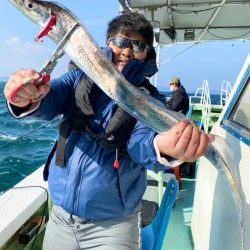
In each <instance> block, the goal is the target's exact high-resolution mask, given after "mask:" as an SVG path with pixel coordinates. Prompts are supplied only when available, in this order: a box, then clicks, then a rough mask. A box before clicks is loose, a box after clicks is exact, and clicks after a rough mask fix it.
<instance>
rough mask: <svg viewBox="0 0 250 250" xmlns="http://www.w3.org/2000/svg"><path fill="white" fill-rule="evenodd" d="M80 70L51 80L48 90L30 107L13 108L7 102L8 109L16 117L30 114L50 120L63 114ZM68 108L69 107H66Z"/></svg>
mask: <svg viewBox="0 0 250 250" xmlns="http://www.w3.org/2000/svg"><path fill="white" fill-rule="evenodd" d="M81 74H82V72H80V70H79V69H76V70H73V71H71V72H69V73H66V74H64V75H63V76H61V77H60V78H57V79H54V80H52V81H51V88H50V92H49V93H48V94H47V95H46V96H45V97H44V99H43V100H42V101H41V102H39V103H34V105H31V106H30V108H29V109H28V110H27V109H24V110H23V111H22V110H21V109H20V108H15V107H14V106H12V105H11V104H9V103H7V105H8V109H9V111H10V112H11V113H12V115H13V116H14V117H16V118H21V117H24V116H32V117H35V118H39V119H44V120H51V119H53V118H54V117H55V116H57V115H59V114H64V115H67V114H65V111H66V110H67V109H66V106H67V105H68V104H69V103H70V102H71V98H72V95H73V93H74V91H73V90H74V86H75V83H76V82H77V79H78V78H80V76H81ZM68 110H70V109H68Z"/></svg>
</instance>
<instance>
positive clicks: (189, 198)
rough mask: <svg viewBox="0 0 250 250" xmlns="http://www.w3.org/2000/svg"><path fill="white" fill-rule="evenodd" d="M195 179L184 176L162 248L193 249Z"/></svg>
mask: <svg viewBox="0 0 250 250" xmlns="http://www.w3.org/2000/svg"><path fill="white" fill-rule="evenodd" d="M194 189H195V179H188V178H182V185H181V189H180V190H179V193H178V197H177V199H176V201H175V205H174V207H173V210H172V213H171V216H170V220H169V224H168V228H167V232H166V237H165V239H164V244H163V248H162V250H192V249H194V247H193V241H192V233H191V219H192V211H193V200H194Z"/></svg>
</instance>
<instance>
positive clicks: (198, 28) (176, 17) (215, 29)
mask: <svg viewBox="0 0 250 250" xmlns="http://www.w3.org/2000/svg"><path fill="white" fill-rule="evenodd" d="M119 2H120V6H121V12H123V11H126V10H130V11H137V12H139V13H141V14H143V15H144V16H145V17H146V18H147V19H148V20H149V21H150V22H151V24H152V25H153V27H154V33H155V43H156V44H155V45H161V46H164V45H169V44H174V43H187V42H191V43H197V42H202V41H211V40H215V41H218V40H249V39H250V18H249V13H250V1H249V0H248V1H246V0H245V1H242V0H119Z"/></svg>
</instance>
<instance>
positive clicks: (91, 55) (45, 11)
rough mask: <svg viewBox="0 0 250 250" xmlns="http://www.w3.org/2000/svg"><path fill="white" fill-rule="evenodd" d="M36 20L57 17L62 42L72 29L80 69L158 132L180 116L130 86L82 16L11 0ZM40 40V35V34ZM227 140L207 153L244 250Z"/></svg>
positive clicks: (54, 29)
mask: <svg viewBox="0 0 250 250" xmlns="http://www.w3.org/2000/svg"><path fill="white" fill-rule="evenodd" d="M9 1H10V2H11V3H12V4H14V5H15V6H16V7H17V8H18V9H19V10H20V11H21V12H22V13H23V14H24V15H26V16H27V17H28V18H30V19H31V20H32V21H33V22H34V23H36V24H38V25H39V26H41V27H42V28H44V27H45V26H46V25H47V24H48V23H49V22H50V20H51V17H53V18H54V17H56V21H54V23H53V26H51V29H50V31H49V33H48V36H49V37H50V38H51V39H52V40H53V41H54V42H55V43H56V44H58V43H60V41H61V40H62V39H63V37H64V36H65V34H66V33H67V32H69V31H70V30H72V29H74V30H73V31H72V32H71V36H70V37H69V38H68V41H67V42H66V43H65V45H64V46H63V51H64V52H65V53H67V55H68V56H69V57H70V58H71V59H72V60H73V61H74V62H75V63H76V64H77V66H78V67H79V68H81V69H82V70H83V71H84V72H85V73H86V74H87V75H88V76H89V77H90V78H91V79H92V80H93V81H94V82H95V83H96V84H97V85H98V86H99V87H100V88H101V89H102V90H103V91H104V92H105V93H106V94H107V95H108V96H109V97H111V98H112V99H113V100H115V101H116V102H117V104H118V105H119V106H121V107H122V108H123V109H124V110H126V111H127V112H128V113H130V114H131V115H132V116H134V117H135V118H137V119H139V120H141V121H143V122H144V123H145V124H147V126H149V127H150V128H152V129H153V130H155V131H157V132H163V131H165V130H167V129H169V128H171V127H172V126H173V125H174V124H175V123H176V122H177V121H179V120H180V117H179V116H178V115H176V113H175V112H171V111H168V110H166V108H165V107H163V106H162V105H161V104H160V103H159V102H158V101H157V100H155V99H154V98H152V97H151V96H149V95H146V94H145V93H143V92H142V91H140V90H138V89H137V88H135V87H134V86H133V85H131V84H130V83H129V82H128V81H127V80H126V79H125V78H124V77H123V75H122V74H121V73H120V72H119V71H118V70H117V69H116V68H115V67H114V65H113V64H112V63H111V62H110V61H109V60H108V59H107V58H106V56H105V55H104V54H103V53H102V51H101V49H100V48H99V46H98V45H97V44H96V42H95V41H94V39H93V38H92V37H91V36H90V35H89V33H88V32H87V30H86V28H85V26H84V25H83V24H81V23H80V21H79V19H78V18H77V17H75V16H74V14H73V13H71V11H70V10H68V9H67V8H65V7H64V6H62V5H60V4H58V3H54V2H48V1H37V0H33V1H32V0H9ZM38 39H40V37H38ZM231 152H232V150H230V146H229V145H227V144H226V143H225V140H224V139H223V138H220V137H218V136H217V137H216V140H215V142H214V143H213V144H209V145H208V148H207V150H206V152H205V154H204V156H205V157H206V158H207V159H208V160H209V161H210V162H211V163H212V164H213V166H215V167H216V169H217V170H218V172H219V173H220V174H222V176H223V177H224V178H225V180H226V182H227V184H228V186H229V187H230V190H231V192H232V195H233V198H234V202H235V204H236V207H237V211H238V215H239V221H240V227H241V249H244V217H243V199H242V194H241V190H240V185H239V183H238V181H237V176H236V175H235V174H234V172H233V168H232V167H230V166H232V164H233V158H232V156H233V154H232V153H231Z"/></svg>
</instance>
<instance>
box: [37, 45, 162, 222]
mask: <svg viewBox="0 0 250 250" xmlns="http://www.w3.org/2000/svg"><path fill="white" fill-rule="evenodd" d="M104 51H105V52H106V54H107V56H108V57H109V58H110V59H111V56H112V51H111V50H110V49H104ZM156 70H157V69H156V65H155V55H154V53H153V55H152V58H150V59H149V60H147V61H146V62H140V61H138V60H135V59H132V60H131V61H130V62H129V63H128V64H127V65H126V66H125V67H124V70H123V72H122V73H123V74H124V76H125V77H126V78H127V79H128V80H129V81H130V82H131V83H133V84H135V85H137V84H138V83H140V82H142V80H143V79H144V77H145V76H150V75H152V74H154V73H155V72H156ZM83 74H84V73H83V72H82V71H81V70H80V69H75V70H72V71H70V72H68V73H66V74H65V75H63V76H61V77H60V78H58V79H55V80H53V81H51V90H50V92H49V94H48V95H47V96H46V97H45V98H44V100H43V101H42V103H41V104H40V106H39V108H38V109H37V110H36V111H35V112H34V113H32V116H34V117H39V118H43V119H48V120H50V119H52V118H53V117H55V116H56V115H58V114H63V115H64V118H65V119H67V118H69V117H70V116H71V115H72V105H71V104H72V103H73V101H74V98H75V89H76V86H77V84H78V81H79V79H80V77H81V76H82V75H83ZM91 101H92V102H91V103H92V105H93V107H94V111H95V114H94V116H93V117H91V118H90V119H88V124H89V126H90V127H91V129H92V130H93V131H95V132H96V133H97V132H101V131H103V130H104V128H105V127H106V126H107V124H108V121H109V120H110V119H111V117H112V114H113V113H114V110H115V107H116V103H115V102H114V101H113V100H111V99H110V98H109V97H108V96H107V95H106V94H105V93H104V92H102V91H101V90H100V89H99V88H98V87H96V88H95V91H94V92H93V93H92V95H91ZM154 137H155V132H154V131H152V130H151V129H149V128H148V127H146V126H145V125H144V124H143V123H141V122H139V121H137V123H136V125H135V127H134V129H133V131H132V133H131V136H130V139H129V141H128V142H127V152H128V154H129V156H130V159H128V158H126V157H123V156H122V155H119V153H118V156H119V164H120V166H119V168H118V169H115V168H114V167H113V163H114V160H115V152H114V151H111V150H109V149H104V148H101V147H100V146H99V143H98V142H97V141H96V140H95V139H94V138H92V137H91V136H90V135H89V134H88V133H79V132H75V131H72V132H71V133H70V135H69V138H68V140H67V144H66V150H65V166H64V167H59V166H56V165H55V153H54V152H53V153H52V155H51V158H49V162H48V164H49V176H48V182H49V192H50V196H51V199H52V201H53V203H54V204H56V205H59V206H61V207H63V208H64V209H65V210H66V211H67V212H69V213H71V214H74V215H77V216H80V217H83V218H86V219H94V220H102V219H110V218H117V217H123V216H126V215H128V214H130V213H131V212H133V211H134V210H135V209H137V208H138V207H139V206H140V204H141V199H142V196H143V194H144V192H145V189H146V185H147V177H146V169H151V170H152V169H155V170H163V169H164V166H163V165H161V164H159V163H157V160H156V155H155V150H154V147H153V139H154Z"/></svg>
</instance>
